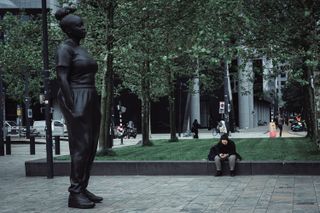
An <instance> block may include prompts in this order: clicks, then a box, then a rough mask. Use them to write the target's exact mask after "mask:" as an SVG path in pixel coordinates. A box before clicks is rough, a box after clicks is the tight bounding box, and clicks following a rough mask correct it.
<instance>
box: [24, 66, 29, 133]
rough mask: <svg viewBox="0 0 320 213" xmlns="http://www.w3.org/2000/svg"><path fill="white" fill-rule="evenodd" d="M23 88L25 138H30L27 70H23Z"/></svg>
mask: <svg viewBox="0 0 320 213" xmlns="http://www.w3.org/2000/svg"><path fill="white" fill-rule="evenodd" d="M24 81H25V85H24V86H25V88H24V106H25V119H26V138H30V119H29V116H28V111H29V108H30V97H29V74H28V70H25V75H24Z"/></svg>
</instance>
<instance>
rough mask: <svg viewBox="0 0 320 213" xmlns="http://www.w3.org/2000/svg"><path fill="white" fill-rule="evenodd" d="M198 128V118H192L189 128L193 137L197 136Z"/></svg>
mask: <svg viewBox="0 0 320 213" xmlns="http://www.w3.org/2000/svg"><path fill="white" fill-rule="evenodd" d="M199 128H200V124H199V123H198V120H197V119H194V121H193V123H192V129H191V131H192V132H193V138H199Z"/></svg>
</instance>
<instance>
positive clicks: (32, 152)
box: [30, 136, 36, 155]
mask: <svg viewBox="0 0 320 213" xmlns="http://www.w3.org/2000/svg"><path fill="white" fill-rule="evenodd" d="M35 145H36V144H35V138H34V136H30V155H35V154H36V146H35Z"/></svg>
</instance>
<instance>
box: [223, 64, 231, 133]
mask: <svg viewBox="0 0 320 213" xmlns="http://www.w3.org/2000/svg"><path fill="white" fill-rule="evenodd" d="M228 69H229V67H228V61H227V60H226V59H225V60H224V87H223V89H224V107H225V109H224V120H225V124H226V128H227V131H228V133H229V107H230V104H229V85H228V84H229V70H228Z"/></svg>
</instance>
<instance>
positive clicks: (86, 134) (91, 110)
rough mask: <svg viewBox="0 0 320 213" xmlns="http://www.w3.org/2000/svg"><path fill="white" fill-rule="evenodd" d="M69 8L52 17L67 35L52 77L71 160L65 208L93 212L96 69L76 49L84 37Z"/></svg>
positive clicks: (97, 199) (78, 20) (97, 122)
mask: <svg viewBox="0 0 320 213" xmlns="http://www.w3.org/2000/svg"><path fill="white" fill-rule="evenodd" d="M74 11H75V9H74V8H72V7H66V8H61V9H59V10H58V11H57V12H56V14H55V17H56V19H57V20H58V21H59V24H60V27H61V29H62V31H63V32H64V33H65V34H66V35H67V37H68V38H67V39H66V40H65V41H63V42H62V43H61V44H60V45H59V47H58V49H57V53H56V73H57V78H58V82H59V86H60V90H59V92H58V101H59V104H60V107H61V111H62V113H63V116H64V118H65V120H66V124H67V128H68V136H69V149H70V156H71V174H70V182H71V185H70V187H69V192H70V195H69V200H68V206H69V207H73V208H93V207H94V206H95V203H98V202H101V201H102V199H103V198H102V197H98V196H96V195H94V194H93V193H91V192H89V191H88V190H87V186H88V181H89V177H90V170H91V166H92V163H93V160H94V157H95V154H96V149H97V144H98V137H99V129H100V116H101V114H100V107H99V106H100V105H99V98H98V94H97V91H96V88H95V74H96V72H97V70H98V65H97V63H96V61H95V60H94V59H92V58H91V57H90V55H89V54H88V52H87V51H86V50H85V49H84V48H82V47H81V46H80V40H81V39H84V38H85V36H86V30H85V28H84V24H83V21H82V19H81V18H80V17H79V16H77V15H73V14H72V13H73V12H74Z"/></svg>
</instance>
